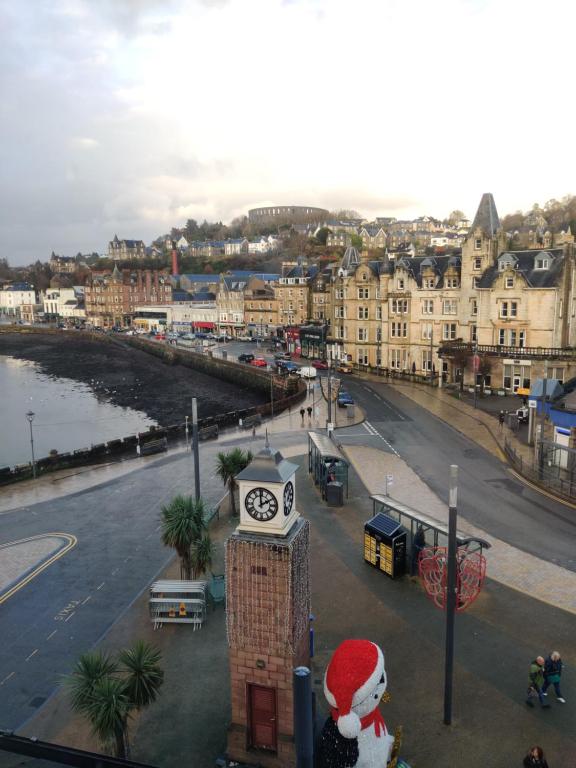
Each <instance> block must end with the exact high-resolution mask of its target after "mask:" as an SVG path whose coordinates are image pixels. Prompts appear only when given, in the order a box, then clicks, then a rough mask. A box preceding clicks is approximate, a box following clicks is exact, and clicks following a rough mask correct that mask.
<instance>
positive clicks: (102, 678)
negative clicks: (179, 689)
mask: <svg viewBox="0 0 576 768" xmlns="http://www.w3.org/2000/svg"><path fill="white" fill-rule="evenodd" d="M160 661H161V654H160V651H158V650H157V649H156V648H153V647H152V646H151V645H149V644H148V643H145V642H142V641H139V642H137V643H136V645H135V646H134V647H133V648H128V649H125V650H123V651H121V652H120V654H119V656H118V660H116V659H111V658H110V657H109V656H107V655H105V654H102V653H100V652H89V653H85V654H83V655H82V656H81V657H80V658H79V659H78V661H77V662H76V665H75V667H74V670H73V671H72V674H71V675H69V676H68V677H67V678H65V683H66V685H67V686H68V688H69V689H70V691H71V705H72V709H74V710H75V711H76V712H79V713H80V714H81V715H83V716H84V717H86V718H87V719H88V720H89V721H90V724H91V725H92V730H93V732H94V734H95V735H96V736H97V737H98V738H99V739H100V740H101V741H102V743H103V744H104V745H108V744H114V753H115V755H116V757H121V758H126V757H127V756H128V755H129V751H130V748H129V743H128V719H129V717H130V712H131V711H132V710H134V709H141V708H142V707H145V706H147V705H148V704H151V703H152V702H153V701H155V700H156V698H157V696H158V691H159V689H160V686H161V685H162V683H163V681H164V672H163V671H162V669H161V667H160Z"/></svg>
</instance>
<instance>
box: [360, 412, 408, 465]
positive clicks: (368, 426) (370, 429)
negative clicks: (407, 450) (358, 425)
mask: <svg viewBox="0 0 576 768" xmlns="http://www.w3.org/2000/svg"><path fill="white" fill-rule="evenodd" d="M364 426H365V427H366V429H367V431H368V432H369V434H371V435H373V436H374V437H379V438H380V440H382V441H383V442H384V443H386V445H387V446H388V448H389V449H390V450H391V451H392V453H393V454H394V455H395V456H398V458H400V454H399V453H398V451H397V450H396V448H394V446H393V445H391V444H390V443H389V442H388V440H386V438H385V437H384V436H383V435H381V434H380V432H378V430H377V429H376V427H375V426H374V425H373V424H370V422H369V421H365V422H364Z"/></svg>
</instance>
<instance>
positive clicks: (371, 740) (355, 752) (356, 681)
mask: <svg viewBox="0 0 576 768" xmlns="http://www.w3.org/2000/svg"><path fill="white" fill-rule="evenodd" d="M386 685H387V680H386V670H385V669H384V654H383V653H382V650H381V649H380V648H379V647H378V646H377V645H376V644H375V643H372V642H370V641H369V640H345V641H344V642H343V643H341V644H340V645H339V646H338V648H337V649H336V651H335V652H334V655H333V656H332V658H331V660H330V663H329V665H328V668H327V669H326V674H325V676H324V695H325V696H326V700H327V701H328V704H329V705H330V717H329V718H328V719H327V720H326V723H325V724H324V728H323V729H322V733H321V735H320V744H319V751H320V761H319V764H320V766H321V767H322V768H385V766H386V765H387V763H388V761H389V760H390V753H391V751H392V745H393V744H394V737H393V736H391V735H389V734H388V730H387V729H386V723H385V722H384V718H383V717H382V715H381V714H380V710H379V709H378V705H379V704H380V700H381V698H382V696H383V694H384V691H385V690H386Z"/></svg>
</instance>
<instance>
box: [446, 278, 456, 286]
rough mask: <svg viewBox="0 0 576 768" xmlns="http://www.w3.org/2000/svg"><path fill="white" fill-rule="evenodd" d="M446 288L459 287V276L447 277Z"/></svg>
mask: <svg viewBox="0 0 576 768" xmlns="http://www.w3.org/2000/svg"><path fill="white" fill-rule="evenodd" d="M446 288H458V278H457V277H447V278H446Z"/></svg>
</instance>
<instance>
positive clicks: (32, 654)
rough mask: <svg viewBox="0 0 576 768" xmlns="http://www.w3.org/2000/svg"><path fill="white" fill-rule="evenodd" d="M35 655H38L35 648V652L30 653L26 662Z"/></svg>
mask: <svg viewBox="0 0 576 768" xmlns="http://www.w3.org/2000/svg"><path fill="white" fill-rule="evenodd" d="M37 653H38V648H36V650H35V651H32V653H31V654H30V656H28V657H27V658H26V661H30V659H31V658H32V656H36V654H37Z"/></svg>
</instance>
